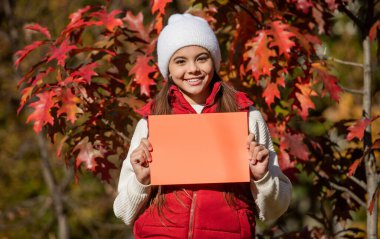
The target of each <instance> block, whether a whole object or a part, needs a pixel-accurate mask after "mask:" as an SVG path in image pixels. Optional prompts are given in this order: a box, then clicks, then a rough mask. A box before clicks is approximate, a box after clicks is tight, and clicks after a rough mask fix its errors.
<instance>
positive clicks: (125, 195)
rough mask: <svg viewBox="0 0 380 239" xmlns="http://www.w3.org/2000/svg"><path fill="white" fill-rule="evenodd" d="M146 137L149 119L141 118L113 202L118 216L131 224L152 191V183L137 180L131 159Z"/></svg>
mask: <svg viewBox="0 0 380 239" xmlns="http://www.w3.org/2000/svg"><path fill="white" fill-rule="evenodd" d="M146 137H148V126H147V121H146V119H141V120H140V121H139V122H138V123H137V126H136V129H135V132H134V134H133V136H132V140H131V145H130V148H129V151H128V155H127V158H126V159H125V160H124V161H123V165H122V167H121V173H120V177H119V184H118V188H117V190H118V195H117V196H116V199H115V201H114V204H113V210H114V213H115V215H116V217H118V218H120V219H122V220H123V221H124V223H125V224H127V225H129V226H130V225H132V224H133V222H134V220H135V219H136V216H137V215H138V213H139V212H140V210H141V208H142V207H143V206H144V205H145V204H146V202H147V200H148V198H149V194H150V192H151V186H150V185H143V184H141V183H140V182H139V181H138V180H137V178H136V174H135V172H134V171H133V168H132V165H131V161H130V157H131V153H132V151H133V150H135V149H136V148H137V147H138V146H139V145H140V141H141V139H142V138H146Z"/></svg>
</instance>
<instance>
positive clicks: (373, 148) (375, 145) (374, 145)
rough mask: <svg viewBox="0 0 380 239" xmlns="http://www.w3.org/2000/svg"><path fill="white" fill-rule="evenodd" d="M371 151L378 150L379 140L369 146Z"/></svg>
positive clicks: (379, 146) (379, 147)
mask: <svg viewBox="0 0 380 239" xmlns="http://www.w3.org/2000/svg"><path fill="white" fill-rule="evenodd" d="M371 149H372V150H380V138H377V139H376V140H375V142H373V144H372V146H371Z"/></svg>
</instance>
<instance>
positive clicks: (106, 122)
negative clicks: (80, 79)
mask: <svg viewBox="0 0 380 239" xmlns="http://www.w3.org/2000/svg"><path fill="white" fill-rule="evenodd" d="M82 96H83V98H84V99H85V100H86V101H87V103H91V102H93V100H91V99H89V98H88V97H87V96H86V95H82ZM102 122H103V123H104V124H105V125H107V126H108V127H110V128H111V129H112V130H113V131H114V132H115V133H116V134H117V135H119V136H120V137H121V138H123V139H124V140H125V141H127V142H129V139H128V137H127V136H125V134H123V133H122V132H120V131H119V130H117V129H116V128H115V127H113V126H112V124H111V123H110V122H109V121H108V120H106V119H104V118H102Z"/></svg>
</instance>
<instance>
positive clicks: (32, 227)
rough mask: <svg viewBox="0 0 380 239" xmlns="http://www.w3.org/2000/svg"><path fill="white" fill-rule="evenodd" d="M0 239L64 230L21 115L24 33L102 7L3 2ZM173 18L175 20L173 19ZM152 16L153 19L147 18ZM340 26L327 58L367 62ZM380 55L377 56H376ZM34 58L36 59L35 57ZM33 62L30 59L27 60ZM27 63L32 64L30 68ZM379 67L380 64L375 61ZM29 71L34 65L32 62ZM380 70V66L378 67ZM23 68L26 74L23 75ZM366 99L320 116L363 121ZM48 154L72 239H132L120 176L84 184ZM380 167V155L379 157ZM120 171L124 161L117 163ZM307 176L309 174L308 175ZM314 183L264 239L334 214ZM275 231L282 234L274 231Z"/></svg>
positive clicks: (297, 192) (28, 38)
mask: <svg viewBox="0 0 380 239" xmlns="http://www.w3.org/2000/svg"><path fill="white" fill-rule="evenodd" d="M0 3H1V5H0V99H1V100H0V143H1V150H0V163H1V166H0V239H6V238H57V235H56V231H57V225H56V221H55V217H54V212H53V209H52V199H51V197H50V196H49V189H48V187H47V185H46V182H45V180H44V177H43V172H42V170H41V160H40V158H41V151H40V147H41V145H39V143H38V142H39V141H38V138H37V136H36V135H35V133H34V132H33V130H32V126H31V125H30V124H29V125H27V124H25V120H26V115H27V113H28V111H27V110H24V111H21V113H20V115H17V114H16V111H17V108H18V106H19V92H18V90H17V87H16V85H17V82H18V80H19V79H20V72H18V71H16V70H15V68H14V61H15V56H14V53H15V52H16V51H17V50H20V49H21V48H22V47H24V46H25V45H27V44H30V43H31V42H32V41H33V40H35V38H34V33H32V32H31V31H25V30H24V29H23V27H24V26H25V25H26V24H30V23H36V22H37V23H39V24H40V25H43V26H45V27H47V28H48V29H49V30H50V31H51V33H52V35H54V34H55V35H58V33H59V32H60V31H61V30H62V29H63V27H64V26H65V25H66V24H67V22H68V16H69V14H70V13H72V12H74V11H75V10H77V9H79V8H81V7H83V6H85V5H89V4H90V5H93V4H97V3H103V2H102V1H96V0H83V1H70V0H59V1H46V0H43V1H37V0H1V1H0ZM189 5H190V3H189V1H184V0H177V1H173V2H172V3H171V4H170V6H169V9H168V13H170V12H183V11H185V10H186V9H187V8H188V6H189ZM112 7H113V8H115V9H116V8H118V9H121V10H127V9H128V10H132V11H133V12H135V13H137V12H139V11H142V12H148V11H150V8H149V1H139V0H129V1H127V0H124V1H123V0H115V1H112ZM167 15H169V14H167ZM147 16H149V14H147ZM335 17H336V19H337V21H336V24H335V25H334V27H333V31H332V33H331V35H330V36H326V37H325V38H324V44H323V46H322V47H321V49H320V51H321V52H322V54H324V55H327V56H330V57H334V58H337V59H342V60H347V61H353V62H361V61H362V52H361V45H360V36H359V35H358V33H357V30H356V29H355V27H354V26H353V24H352V22H350V21H349V20H348V19H346V17H344V16H343V15H340V14H336V16H335ZM373 55H375V54H373ZM31 58H33V57H31ZM27 60H28V59H27ZM27 60H26V61H27ZM376 62H377V63H378V61H377V60H376ZM332 64H333V66H334V67H333V69H334V70H333V72H334V74H335V75H336V76H338V78H339V79H340V84H341V85H343V86H344V87H348V88H353V89H361V88H362V69H360V68H355V67H351V66H347V65H342V64H339V63H336V62H335V63H332ZM24 65H25V63H24ZM26 65H27V63H26ZM377 66H378V64H377ZM22 70H23V68H22V67H21V69H20V71H22ZM373 75H374V76H375V78H374V82H373V93H374V98H373V115H379V114H380V74H379V68H378V67H377V68H374V74H373ZM361 100H362V99H361V96H360V95H352V94H350V93H343V94H342V95H341V100H340V102H339V104H333V102H317V103H318V110H317V112H319V113H320V114H321V116H323V117H325V118H326V119H328V120H329V121H331V122H336V121H339V120H342V119H347V118H357V119H358V118H360V117H361V114H362V107H361ZM304 127H307V128H309V130H311V131H313V132H314V133H315V134H316V135H318V134H323V133H325V127H326V126H324V125H305V126H304ZM379 132H380V124H374V125H373V134H374V135H376V134H378V133H379ZM42 147H46V148H48V149H49V150H48V152H49V154H48V157H49V158H50V159H51V160H50V163H51V165H50V167H51V168H52V171H53V173H54V175H55V177H56V178H57V179H59V180H60V181H62V179H65V180H66V181H67V182H66V184H65V190H64V199H63V200H64V201H65V202H66V203H67V205H68V208H67V209H66V210H67V211H66V213H67V215H68V219H69V221H68V222H69V225H70V230H71V231H70V234H71V237H72V238H83V239H85V238H128V237H130V236H129V235H130V229H129V228H126V227H125V225H124V224H123V223H122V222H121V221H119V220H117V219H116V218H115V216H114V214H113V210H112V204H113V200H114V198H115V193H116V185H117V179H118V174H119V170H113V171H112V173H113V179H112V180H111V182H110V183H109V184H107V183H103V182H101V181H100V180H99V179H98V178H96V177H94V176H93V175H92V174H90V173H88V172H81V174H80V180H79V182H78V183H75V180H74V177H73V176H72V174H71V173H70V172H69V171H68V170H67V169H66V166H65V164H64V162H63V161H60V160H57V159H56V157H55V154H54V153H53V151H54V150H53V149H52V148H51V147H52V146H51V145H48V144H46V145H42ZM377 163H378V164H379V155H377ZM117 165H118V166H120V165H121V162H117ZM301 171H302V169H301ZM312 191H313V182H312V179H310V178H308V177H307V175H305V174H302V173H301V174H300V175H299V176H298V178H297V182H294V196H293V202H292V205H291V207H290V208H289V210H288V212H287V213H286V214H285V215H284V216H283V217H282V218H281V219H280V220H279V221H278V222H276V224H275V225H271V224H266V225H264V224H259V226H258V232H259V233H260V232H264V231H265V230H266V229H270V228H281V229H282V230H284V231H288V232H291V231H295V232H297V231H301V230H303V228H305V226H309V227H312V226H313V225H318V222H317V221H316V220H314V219H313V215H317V214H318V213H319V212H320V209H319V208H320V207H321V206H324V207H329V206H331V205H329V204H323V203H321V202H319V201H318V198H316V197H313V196H312V195H313V193H312ZM349 223H352V224H353V225H355V226H356V227H359V228H362V229H363V230H365V209H360V210H359V211H358V212H357V213H355V215H354V221H352V222H349ZM273 230H275V229H273Z"/></svg>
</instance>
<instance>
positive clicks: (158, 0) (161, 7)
mask: <svg viewBox="0 0 380 239" xmlns="http://www.w3.org/2000/svg"><path fill="white" fill-rule="evenodd" d="M172 1H173V0H153V6H152V14H154V13H155V12H157V11H160V14H162V15H165V7H166V5H167V4H168V3H171V2H172Z"/></svg>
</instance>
